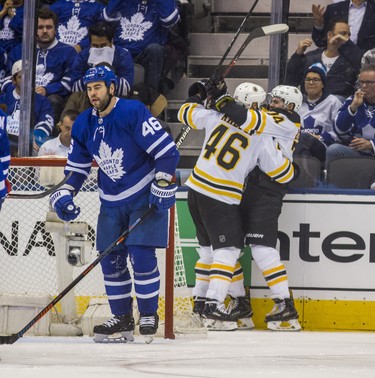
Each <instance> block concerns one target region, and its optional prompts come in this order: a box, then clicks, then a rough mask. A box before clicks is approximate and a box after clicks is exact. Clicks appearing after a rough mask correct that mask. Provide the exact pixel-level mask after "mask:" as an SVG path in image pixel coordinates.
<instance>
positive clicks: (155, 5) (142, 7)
mask: <svg viewBox="0 0 375 378" xmlns="http://www.w3.org/2000/svg"><path fill="white" fill-rule="evenodd" d="M104 18H105V20H106V21H109V22H111V23H114V24H115V25H116V33H115V40H114V43H115V45H116V46H123V47H125V48H127V49H128V50H129V51H130V53H131V54H132V57H133V60H134V62H135V63H139V64H141V65H142V66H143V67H144V68H145V82H146V84H147V85H149V86H151V87H153V88H154V89H159V83H160V79H161V75H162V70H163V65H164V59H165V50H164V47H163V46H164V45H165V44H166V42H167V39H168V32H169V29H170V28H171V27H172V26H173V25H175V24H176V23H177V22H178V21H179V19H180V15H179V12H178V9H177V6H176V2H175V0H111V1H110V2H109V3H108V5H107V6H106V8H105V10H104Z"/></svg>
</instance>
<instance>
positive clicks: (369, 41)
mask: <svg viewBox="0 0 375 378" xmlns="http://www.w3.org/2000/svg"><path fill="white" fill-rule="evenodd" d="M312 13H313V16H314V28H313V31H312V35H311V38H312V40H313V41H314V42H315V44H316V46H318V47H325V46H327V30H328V29H327V28H328V23H329V22H330V21H331V20H334V19H338V18H340V19H343V20H345V21H347V22H348V24H349V26H350V31H351V37H350V39H351V40H352V41H353V42H354V43H356V44H357V46H358V47H359V48H360V49H361V50H362V52H366V51H367V50H370V49H372V48H374V47H375V23H374V18H375V0H344V1H340V2H338V3H334V4H329V5H327V8H325V7H323V6H322V5H315V4H313V6H312Z"/></svg>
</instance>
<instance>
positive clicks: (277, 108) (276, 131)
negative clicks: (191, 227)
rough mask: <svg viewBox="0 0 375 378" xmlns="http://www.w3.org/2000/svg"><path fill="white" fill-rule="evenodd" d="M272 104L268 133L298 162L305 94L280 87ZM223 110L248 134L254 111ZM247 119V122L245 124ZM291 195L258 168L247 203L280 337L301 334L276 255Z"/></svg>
mask: <svg viewBox="0 0 375 378" xmlns="http://www.w3.org/2000/svg"><path fill="white" fill-rule="evenodd" d="M250 97H251V94H250V93H249V96H248V98H247V101H246V102H245V101H243V98H244V96H243V97H242V98H238V100H240V102H242V103H243V104H244V105H245V106H248V103H247V102H248V101H249V98H250ZM269 102H270V103H269V110H268V111H263V113H264V114H267V115H269V116H271V117H272V118H273V119H274V121H275V123H274V124H273V123H271V122H268V123H267V124H266V125H265V127H264V128H263V129H262V132H263V133H264V134H273V135H274V136H275V137H274V139H275V142H276V143H277V145H278V147H279V148H280V150H281V151H282V153H283V155H284V156H287V157H289V158H290V159H292V156H293V150H294V146H295V143H296V142H297V139H298V133H299V128H300V119H299V116H298V114H297V113H296V111H297V110H298V109H299V107H300V106H301V104H302V94H301V92H300V91H299V89H298V88H295V87H290V86H283V85H279V86H277V87H275V88H274V89H273V90H272V92H271V94H270V96H269ZM221 109H222V110H221V111H222V112H224V113H226V114H227V113H229V114H231V116H232V117H233V118H234V119H235V120H236V122H237V123H238V124H239V125H240V127H241V128H242V129H245V130H246V129H247V127H246V126H245V125H246V123H247V122H248V119H249V118H250V115H251V113H252V110H249V111H246V112H245V111H244V110H241V109H239V108H238V106H236V105H235V104H233V103H230V102H226V104H225V106H223V107H222V108H221ZM245 118H246V122H245V123H242V124H241V122H242V121H243V120H244V119H245ZM286 192H287V186H286V185H285V183H280V181H276V180H272V179H270V178H269V176H267V175H266V174H264V172H263V171H262V170H261V169H259V168H256V169H254V170H253V171H252V172H251V173H250V174H249V176H248V178H247V182H246V189H245V191H244V194H243V197H242V201H241V214H242V220H243V227H244V231H245V243H246V244H249V245H250V246H251V251H252V256H253V259H254V261H255V263H256V265H257V266H258V267H259V269H260V270H261V272H262V273H263V276H264V278H265V280H266V282H267V285H268V287H269V288H270V290H271V293H272V298H273V300H274V302H275V306H274V308H273V310H272V311H271V312H270V313H269V314H267V315H266V319H265V321H266V323H267V328H268V329H271V330H274V331H283V330H288V331H298V330H300V329H301V326H300V324H299V322H298V313H297V311H296V309H295V307H294V302H293V298H291V296H290V291H289V284H288V278H287V273H286V270H285V266H284V264H283V263H282V262H281V260H280V254H279V252H278V251H277V250H276V242H277V231H278V218H279V215H280V213H281V208H282V200H283V198H284V195H285V194H286ZM234 281H235V282H237V285H238V287H237V288H232V290H236V291H237V292H239V293H240V291H241V285H242V283H241V282H240V280H238V279H236V277H235V278H234ZM235 285H236V284H235ZM234 296H236V295H234ZM246 300H247V298H245V297H241V296H239V297H237V303H238V306H240V304H241V302H244V301H246Z"/></svg>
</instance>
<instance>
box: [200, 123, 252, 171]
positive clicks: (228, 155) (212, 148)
mask: <svg viewBox="0 0 375 378" xmlns="http://www.w3.org/2000/svg"><path fill="white" fill-rule="evenodd" d="M228 129H229V128H228V126H225V125H219V126H218V127H217V128H216V129H215V130H214V131H213V132H212V134H211V137H210V139H209V140H208V142H207V143H206V145H205V147H204V149H205V150H206V152H205V154H204V157H205V158H206V159H207V160H208V159H210V158H211V157H212V156H216V162H217V164H218V165H219V166H220V167H223V168H224V169H226V170H230V169H233V168H234V167H235V165H236V164H237V162H238V160H239V159H240V157H241V153H240V151H239V150H238V149H237V148H235V147H234V146H233V144H234V142H235V141H239V142H240V147H241V148H242V149H246V148H247V146H248V145H249V139H248V138H247V137H246V136H245V135H243V134H240V133H237V132H235V133H233V134H230V136H229V138H228V140H227V141H226V142H225V143H224V145H223V146H222V147H220V148H218V147H217V146H218V144H219V142H220V140H221V139H222V138H223V137H224V135H225V134H226V132H227V130H228Z"/></svg>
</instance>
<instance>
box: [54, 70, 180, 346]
mask: <svg viewBox="0 0 375 378" xmlns="http://www.w3.org/2000/svg"><path fill="white" fill-rule="evenodd" d="M116 82H117V80H116V76H115V74H114V73H113V71H111V70H110V69H109V68H108V67H106V66H96V67H93V68H90V69H89V70H88V71H87V73H86V75H85V77H84V84H85V86H86V90H87V95H88V97H89V99H90V103H91V105H92V106H93V108H90V109H88V110H86V111H84V112H83V113H81V114H80V115H79V116H78V117H77V119H76V121H75V122H74V126H73V130H72V144H71V152H70V154H69V156H68V161H67V165H66V167H65V172H66V173H69V172H73V174H72V176H71V177H70V178H69V179H68V181H67V182H66V184H65V185H64V186H63V187H61V188H60V189H59V190H57V191H56V192H54V193H53V194H52V195H51V198H50V203H51V205H52V207H53V208H54V209H55V210H56V212H57V215H58V216H59V217H60V218H61V219H63V220H64V221H71V220H73V219H75V218H77V217H78V215H79V213H80V209H79V207H77V206H76V205H75V204H74V202H73V198H74V195H75V194H77V192H78V191H79V190H80V188H81V186H82V184H83V182H84V180H85V179H86V178H87V177H88V175H89V172H90V168H91V164H92V160H93V159H95V161H96V162H97V163H98V166H99V171H98V187H99V189H98V192H99V197H100V201H101V207H100V213H99V217H98V225H97V239H96V245H97V249H98V251H99V252H101V251H104V250H105V249H106V248H107V247H108V246H109V245H110V244H111V243H112V242H113V241H114V240H117V239H118V238H119V236H120V234H121V233H122V232H123V231H124V230H125V229H127V228H129V225H131V224H132V223H133V222H134V221H135V220H136V219H137V218H139V217H140V216H141V215H143V214H144V213H145V212H146V211H147V209H148V208H149V207H150V206H154V207H155V211H154V212H153V214H152V215H151V216H149V217H148V218H147V219H146V220H145V222H144V223H143V224H142V225H141V226H140V227H139V228H138V229H137V230H136V231H135V232H134V233H132V234H130V236H129V237H128V238H127V239H126V240H125V242H123V243H121V244H120V245H119V246H117V247H116V248H115V250H114V251H113V252H112V253H111V254H110V255H109V256H108V257H106V258H105V259H104V260H103V261H102V262H101V265H102V271H103V275H104V283H105V288H106V292H107V295H108V301H109V305H110V307H111V311H112V313H113V315H114V317H113V318H112V319H110V320H108V321H107V322H105V323H104V324H102V325H99V326H96V327H94V333H95V337H94V340H95V341H96V342H109V341H115V342H127V341H133V340H134V338H133V330H134V318H133V313H132V297H131V289H132V281H131V276H130V272H129V270H128V267H127V257H128V256H129V257H130V261H131V263H132V267H133V272H134V273H133V275H134V289H135V294H136V298H137V304H138V309H139V312H140V325H139V330H140V334H141V335H146V336H147V337H149V336H150V335H151V337H152V335H154V334H155V333H156V331H157V327H158V315H157V308H158V295H159V286H160V275H159V271H158V267H157V260H156V255H155V248H156V247H165V246H166V245H167V239H168V235H167V234H168V209H169V208H170V207H172V206H173V205H174V203H175V192H176V190H177V187H176V185H175V184H174V183H173V182H172V177H173V175H174V173H175V169H176V167H177V163H178V160H179V153H178V151H177V148H176V145H175V143H174V142H173V140H172V138H171V137H170V136H169V135H168V134H167V133H166V132H165V131H163V128H162V126H161V125H160V123H159V122H158V121H157V119H156V118H154V117H153V116H152V115H151V113H150V112H149V111H148V110H147V108H146V107H145V106H144V105H143V104H142V103H141V102H139V101H137V100H127V99H119V98H117V97H115V96H114V92H115V86H116ZM115 333H120V334H121V335H120V336H121V337H117V338H116V337H115V336H113V335H114V334H115Z"/></svg>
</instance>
